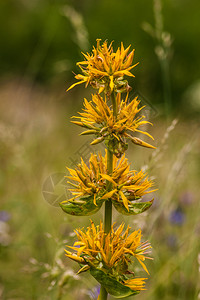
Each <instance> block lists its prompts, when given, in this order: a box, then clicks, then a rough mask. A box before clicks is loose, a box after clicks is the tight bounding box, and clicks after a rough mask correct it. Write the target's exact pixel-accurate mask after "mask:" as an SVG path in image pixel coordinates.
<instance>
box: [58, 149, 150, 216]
mask: <svg viewBox="0 0 200 300" xmlns="http://www.w3.org/2000/svg"><path fill="white" fill-rule="evenodd" d="M68 171H69V173H70V175H71V176H67V177H68V178H69V179H70V181H68V183H69V184H70V185H71V186H72V188H70V189H69V190H70V191H71V193H72V195H73V197H72V198H71V199H69V200H67V201H63V202H62V204H63V203H65V202H70V201H73V202H74V203H76V201H77V203H79V200H78V199H77V198H81V197H84V196H88V197H89V196H93V202H94V204H95V205H97V202H96V201H97V200H98V201H101V202H102V200H103V201H104V200H106V199H111V200H112V202H113V204H116V205H117V204H121V205H122V206H124V207H125V208H126V210H127V212H129V208H130V207H129V206H130V205H131V204H132V202H133V201H135V200H140V199H141V198H142V196H143V195H145V194H148V193H151V192H153V191H155V190H149V188H151V187H152V186H153V181H151V180H149V179H148V177H147V176H146V174H144V173H143V172H142V171H140V172H137V171H135V170H132V171H130V165H129V163H128V160H127V158H125V155H123V156H122V157H121V158H120V159H117V157H114V159H113V173H112V174H111V175H109V174H108V171H107V152H106V154H105V156H104V157H103V156H102V155H101V153H99V155H98V156H97V155H96V154H91V157H90V160H89V165H88V166H87V165H86V163H85V162H84V161H83V159H81V163H80V164H78V166H77V168H75V169H70V168H68ZM106 182H111V184H112V189H111V191H109V192H107V190H106ZM76 199H77V200H76Z"/></svg>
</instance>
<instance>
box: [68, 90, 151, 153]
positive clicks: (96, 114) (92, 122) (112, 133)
mask: <svg viewBox="0 0 200 300" xmlns="http://www.w3.org/2000/svg"><path fill="white" fill-rule="evenodd" d="M116 102H117V116H116V117H115V116H114V114H113V108H112V107H111V106H109V105H108V100H107V98H106V97H105V100H103V98H102V97H101V96H100V95H99V94H95V95H92V101H90V102H89V101H88V100H87V99H84V109H83V112H81V113H79V115H80V116H79V117H73V118H77V119H79V121H72V122H73V123H74V124H76V125H79V126H82V127H85V128H87V129H88V130H87V131H84V132H82V135H87V134H95V135H96V137H97V138H96V139H95V140H94V141H93V142H92V143H91V144H92V145H94V144H97V143H100V142H102V141H104V140H105V142H107V143H108V147H109V148H111V149H110V150H112V152H113V153H114V154H115V155H116V156H117V157H120V156H121V155H122V153H124V151H125V149H126V139H130V140H131V141H132V142H133V143H134V144H137V145H141V146H143V147H148V148H153V149H155V147H154V146H152V145H150V144H148V143H146V142H144V141H142V140H141V139H139V138H137V137H133V136H132V135H131V134H132V133H135V132H139V133H142V134H144V135H147V136H148V137H150V138H152V139H153V137H152V136H151V135H150V134H149V133H147V132H145V131H141V130H140V129H138V128H139V127H140V126H142V125H146V124H151V123H150V122H148V121H146V120H144V119H145V116H143V115H142V116H140V115H139V112H140V111H141V110H142V109H143V108H144V106H143V107H140V108H139V103H140V101H139V100H138V99H137V97H136V98H134V99H133V100H132V101H131V102H130V103H128V94H127V96H126V98H125V100H122V99H121V94H120V93H118V94H117V97H116ZM151 125H152V124H151Z"/></svg>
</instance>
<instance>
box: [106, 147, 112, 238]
mask: <svg viewBox="0 0 200 300" xmlns="http://www.w3.org/2000/svg"><path fill="white" fill-rule="evenodd" d="M107 170H108V174H109V175H111V174H112V171H113V154H112V152H111V151H110V150H109V149H108V150H107ZM111 190H112V182H110V181H107V182H106V191H107V192H110V191H111ZM111 225H112V201H111V200H110V199H109V200H107V201H106V202H105V220H104V230H105V232H106V233H108V232H109V231H110V229H111Z"/></svg>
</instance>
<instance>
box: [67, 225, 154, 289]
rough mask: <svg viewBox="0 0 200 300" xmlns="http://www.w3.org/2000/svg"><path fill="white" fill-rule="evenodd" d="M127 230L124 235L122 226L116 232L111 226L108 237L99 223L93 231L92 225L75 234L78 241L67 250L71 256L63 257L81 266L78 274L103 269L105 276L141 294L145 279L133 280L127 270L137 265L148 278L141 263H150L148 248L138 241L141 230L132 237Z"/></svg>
mask: <svg viewBox="0 0 200 300" xmlns="http://www.w3.org/2000/svg"><path fill="white" fill-rule="evenodd" d="M130 230H131V227H130V226H128V227H127V229H126V230H125V231H124V224H121V225H120V226H119V227H118V228H117V229H116V230H114V227H113V226H112V228H111V231H110V232H109V233H108V234H107V233H105V232H104V230H103V224H102V223H100V225H99V226H96V227H95V225H94V224H93V222H92V221H91V226H89V227H87V230H83V229H77V230H75V233H76V236H77V238H78V241H76V242H75V243H74V245H73V247H71V246H67V247H68V248H70V249H72V250H73V251H74V252H70V251H68V250H65V252H66V256H67V257H69V258H70V259H72V260H75V261H77V262H79V263H80V264H81V265H83V267H82V268H81V269H80V270H79V273H80V272H83V271H87V270H89V269H93V268H95V269H102V266H103V272H104V273H106V274H107V275H108V276H111V277H112V278H114V279H115V280H116V281H118V282H120V283H121V284H122V285H125V286H127V287H129V288H130V289H132V290H133V291H141V290H143V289H144V285H145V279H146V278H137V277H134V273H133V271H132V269H131V270H130V269H129V266H130V265H134V262H135V261H138V262H139V263H140V264H141V266H142V268H143V269H144V270H145V271H146V272H147V273H148V274H149V272H148V270H147V268H146V266H145V264H144V261H145V259H150V257H148V256H146V255H147V254H148V253H149V250H150V248H151V246H150V244H149V243H148V242H142V241H141V237H142V235H141V230H136V231H133V232H132V233H130Z"/></svg>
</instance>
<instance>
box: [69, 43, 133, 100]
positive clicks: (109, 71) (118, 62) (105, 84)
mask: <svg viewBox="0 0 200 300" xmlns="http://www.w3.org/2000/svg"><path fill="white" fill-rule="evenodd" d="M100 41H101V39H97V47H96V48H95V47H93V50H92V53H91V54H89V53H87V54H84V53H82V54H83V55H84V57H85V60H84V61H81V62H78V63H77V65H78V66H79V68H80V69H81V71H82V73H83V75H82V74H78V75H76V76H75V78H76V79H78V80H80V81H79V82H76V83H74V84H72V85H71V86H70V87H69V88H68V90H70V89H72V88H73V87H74V86H75V85H77V84H81V83H86V87H87V85H88V84H90V85H92V86H93V87H94V88H97V89H99V93H101V92H102V91H104V90H105V92H106V93H108V94H110V93H111V92H112V91H113V90H116V91H124V90H126V91H128V90H129V89H130V87H129V85H128V82H127V81H126V80H123V77H124V75H126V76H132V77H135V76H134V75H133V74H132V73H131V72H130V70H132V69H133V68H134V67H135V66H136V65H137V64H138V63H137V64H135V65H132V61H133V56H134V50H132V51H131V52H130V53H129V54H128V52H129V49H130V47H131V45H130V46H129V47H128V48H126V49H124V45H123V43H121V47H120V48H118V49H117V51H116V52H114V51H113V47H112V43H111V44H110V45H108V44H107V41H105V42H104V43H103V44H102V45H101V44H100Z"/></svg>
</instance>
